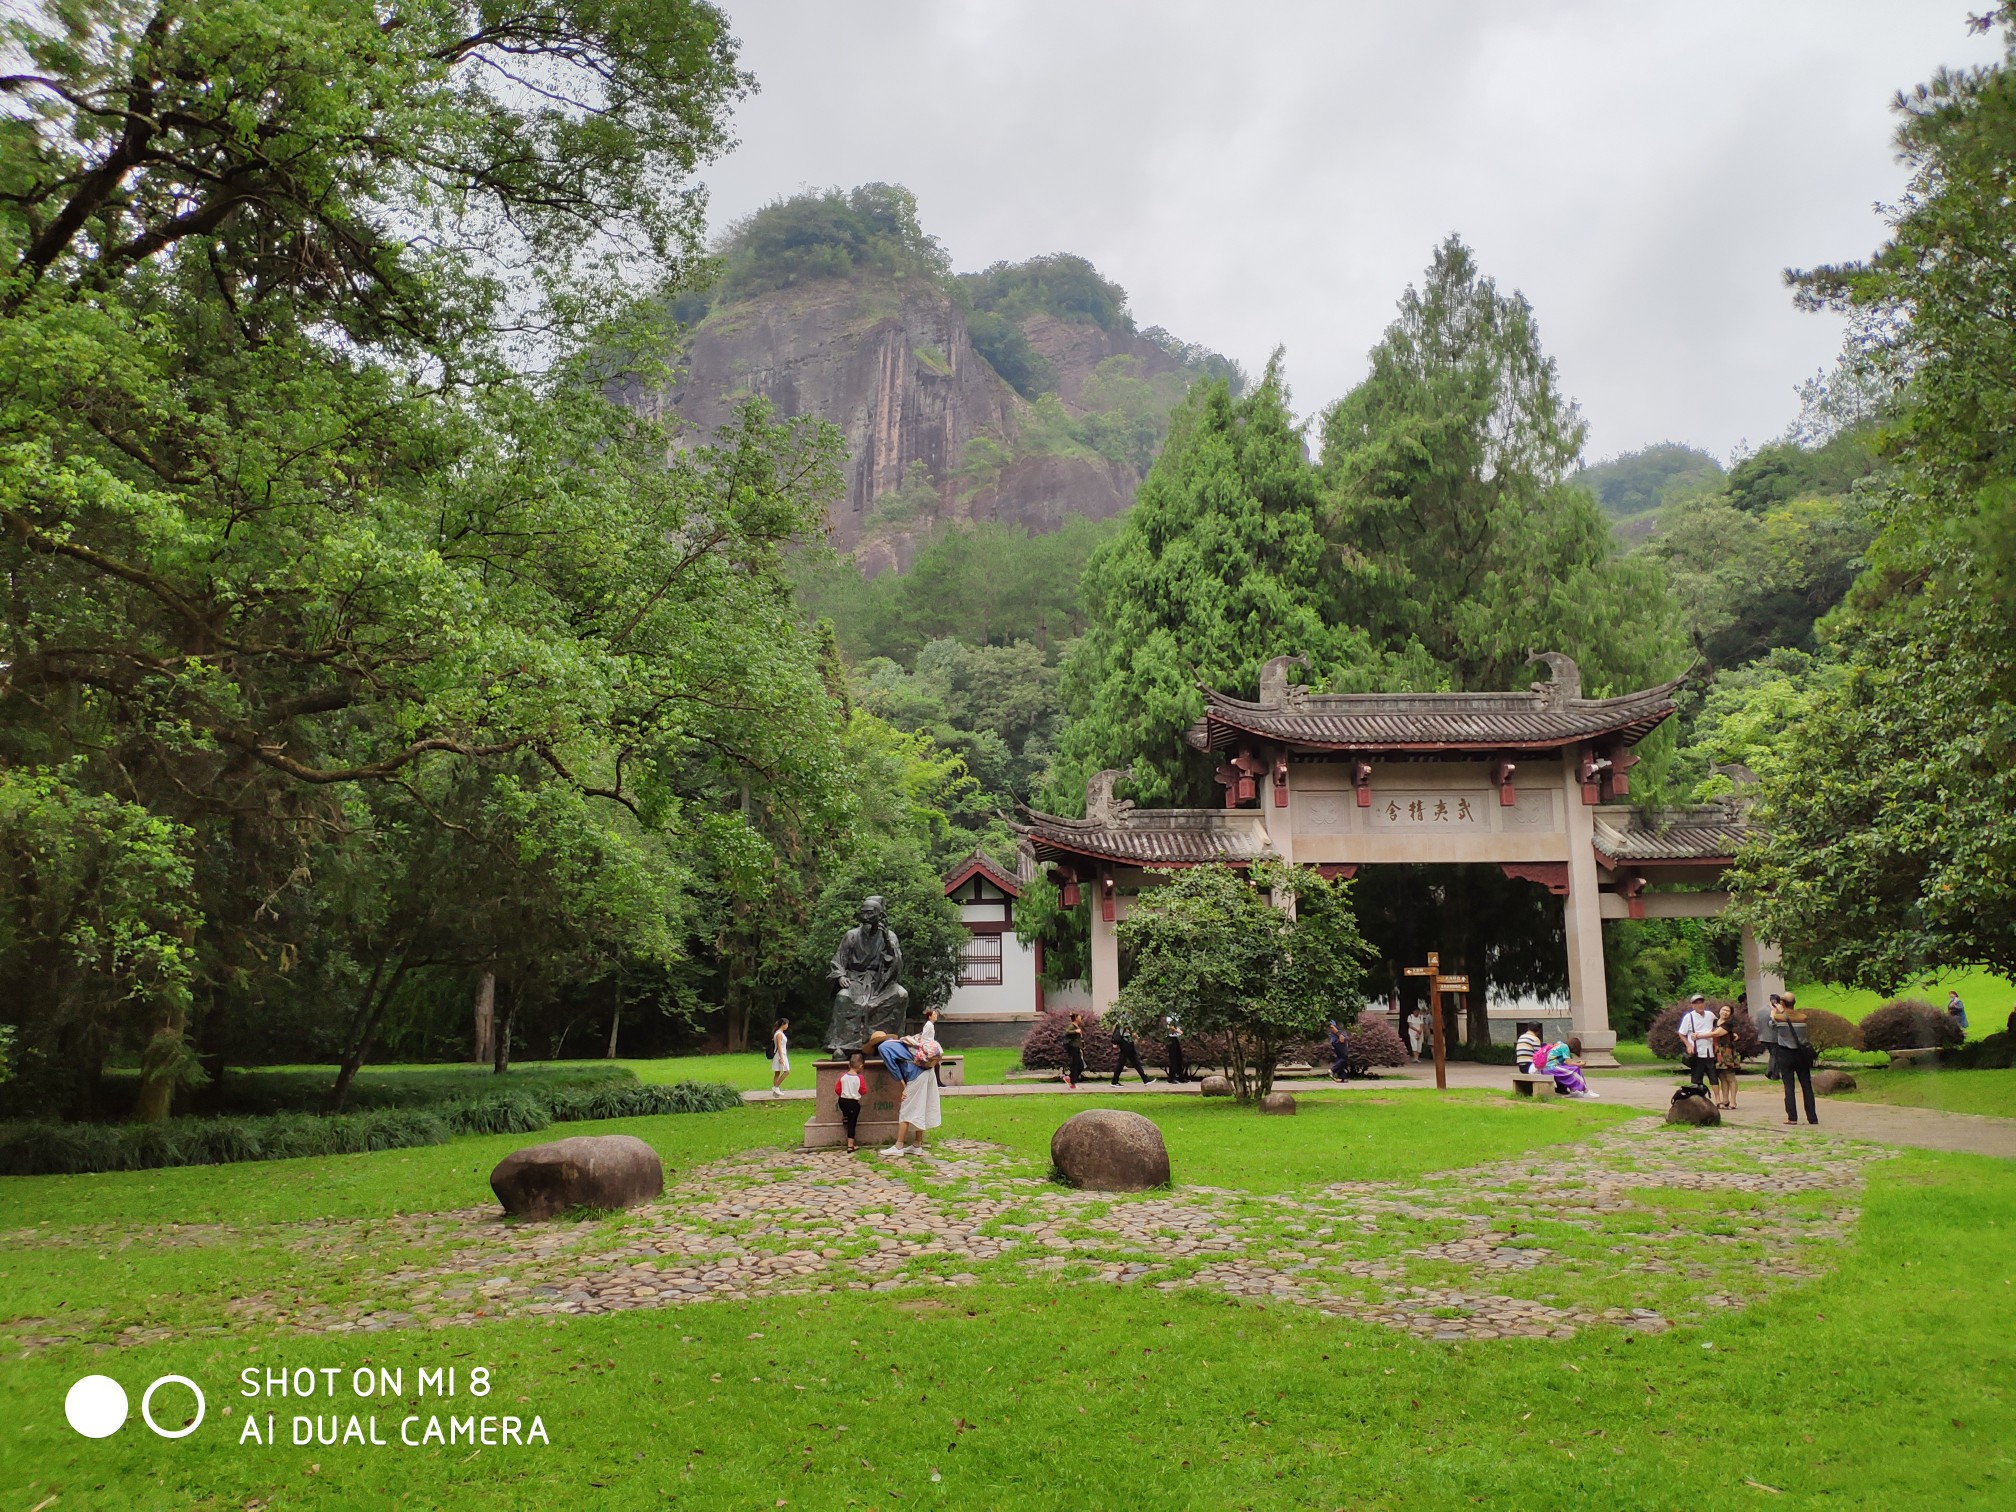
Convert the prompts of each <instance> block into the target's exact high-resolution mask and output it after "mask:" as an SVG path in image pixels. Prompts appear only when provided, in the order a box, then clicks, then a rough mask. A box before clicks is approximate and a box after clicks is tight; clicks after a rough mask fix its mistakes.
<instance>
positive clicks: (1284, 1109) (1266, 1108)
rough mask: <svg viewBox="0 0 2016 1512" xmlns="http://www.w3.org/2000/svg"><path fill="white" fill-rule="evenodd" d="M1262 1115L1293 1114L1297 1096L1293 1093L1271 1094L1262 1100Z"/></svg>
mask: <svg viewBox="0 0 2016 1512" xmlns="http://www.w3.org/2000/svg"><path fill="white" fill-rule="evenodd" d="M1260 1111H1261V1112H1262V1113H1293V1112H1294V1111H1295V1095H1294V1094H1293V1093H1292V1092H1269V1093H1268V1094H1267V1095H1266V1096H1265V1097H1263V1098H1261V1099H1260Z"/></svg>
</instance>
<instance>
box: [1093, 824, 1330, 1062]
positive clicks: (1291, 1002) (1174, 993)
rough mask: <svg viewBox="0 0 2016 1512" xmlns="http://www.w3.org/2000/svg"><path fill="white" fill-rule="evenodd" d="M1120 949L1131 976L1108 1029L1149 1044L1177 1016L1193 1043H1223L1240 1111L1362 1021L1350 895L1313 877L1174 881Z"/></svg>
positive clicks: (1257, 875)
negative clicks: (1332, 1033)
mask: <svg viewBox="0 0 2016 1512" xmlns="http://www.w3.org/2000/svg"><path fill="white" fill-rule="evenodd" d="M1284 905H1285V906H1284ZM1120 942H1121V944H1122V945H1124V946H1126V947H1127V948H1128V949H1129V950H1131V951H1132V952H1133V954H1134V975H1133V977H1132V978H1131V979H1130V980H1129V981H1128V983H1127V985H1126V986H1125V987H1123V988H1122V989H1121V990H1120V998H1119V1001H1118V1002H1117V1003H1116V1004H1115V1005H1114V1009H1113V1012H1112V1014H1111V1015H1109V1020H1108V1021H1109V1022H1111V1023H1115V1024H1120V1025H1123V1026H1125V1027H1126V1028H1128V1029H1130V1030H1131V1031H1133V1033H1134V1034H1136V1035H1137V1036H1140V1037H1143V1038H1146V1037H1148V1036H1150V1035H1152V1034H1154V1033H1155V1032H1156V1027H1157V1025H1159V1023H1160V1022H1161V1019H1162V1017H1163V1015H1165V1014H1174V1015H1175V1016H1176V1018H1177V1020H1178V1021H1179V1022H1180V1023H1181V1024H1182V1026H1183V1031H1184V1033H1186V1034H1193V1035H1211V1036H1223V1038H1224V1042H1225V1046H1226V1070H1227V1071H1228V1072H1229V1073H1230V1075H1231V1078H1232V1087H1233V1091H1234V1092H1235V1094H1236V1095H1237V1096H1238V1098H1239V1100H1240V1101H1241V1102H1250V1101H1251V1100H1253V1099H1254V1098H1256V1097H1264V1096H1265V1095H1266V1094H1267V1092H1268V1091H1269V1090H1270V1089H1271V1088H1272V1087H1273V1085H1274V1068H1275V1067H1276V1066H1277V1065H1278V1064H1279V1063H1280V1061H1281V1059H1282V1056H1283V1054H1284V1052H1286V1051H1287V1050H1288V1048H1289V1047H1290V1046H1292V1045H1294V1044H1297V1043H1298V1042H1303V1041H1307V1040H1311V1039H1314V1038H1315V1037H1316V1036H1317V1035H1318V1034H1319V1033H1320V1032H1321V1031H1322V1028H1323V1022H1324V1020H1325V1019H1327V1018H1341V1017H1344V1016H1345V1011H1346V1009H1347V1008H1349V1009H1355V1006H1356V1004H1357V1003H1358V1001H1359V996H1358V993H1359V984H1360V983H1361V981H1362V980H1363V977H1364V961H1363V956H1364V953H1365V946H1364V941H1363V940H1362V939H1361V938H1360V937H1359V934H1358V921H1357V917H1356V915H1355V913H1354V912H1353V909H1352V906H1351V883H1350V882H1348V881H1344V880H1334V881H1333V880H1326V879H1325V878H1323V877H1321V876H1319V875H1318V874H1317V873H1316V871H1315V870H1314V869H1313V868H1310V867H1291V866H1284V865H1280V864H1278V863H1276V864H1266V865H1261V866H1256V867H1255V868H1253V871H1252V875H1251V876H1250V877H1249V876H1246V875H1244V874H1242V873H1240V872H1237V871H1234V870H1233V869H1232V868H1231V867H1229V866H1220V865H1216V864H1213V865H1209V866H1194V867H1189V868H1186V869H1184V870H1181V871H1172V872H1169V873H1167V880H1166V881H1165V882H1163V883H1162V884H1161V885H1160V886H1157V887H1153V888H1150V889H1149V890H1148V891H1146V892H1144V893H1143V894H1142V895H1141V897H1140V899H1139V901H1138V902H1137V903H1136V904H1135V906H1134V908H1133V910H1132V911H1131V912H1130V913H1129V914H1128V915H1127V917H1126V918H1125V919H1123V920H1122V921H1121V923H1120ZM1351 1016H1352V1017H1355V1012H1354V1013H1353V1014H1352V1015H1351Z"/></svg>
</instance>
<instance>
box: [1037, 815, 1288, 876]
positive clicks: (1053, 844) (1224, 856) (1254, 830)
mask: <svg viewBox="0 0 2016 1512" xmlns="http://www.w3.org/2000/svg"><path fill="white" fill-rule="evenodd" d="M1022 812H1023V818H1024V821H1025V822H1023V823H1021V824H1018V825H1016V826H1015V828H1016V829H1017V830H1018V831H1020V832H1021V833H1022V835H1023V836H1024V837H1026V838H1027V840H1028V842H1029V844H1030V847H1031V848H1032V849H1033V850H1034V851H1035V854H1036V860H1037V862H1038V863H1039V864H1041V865H1046V866H1052V865H1063V866H1066V867H1070V866H1074V865H1080V864H1082V863H1084V862H1086V861H1103V862H1105V863H1107V864H1108V865H1114V866H1139V867H1156V866H1199V865H1202V864H1204V863H1205V862H1209V861H1223V862H1227V863H1229V864H1230V865H1233V866H1243V865H1246V864H1248V863H1250V862H1253V861H1257V860H1259V859H1260V858H1262V857H1263V856H1266V855H1269V854H1271V852H1270V850H1269V848H1268V846H1267V832H1266V830H1265V828H1264V827H1263V825H1262V820H1261V816H1260V815H1259V814H1258V813H1256V812H1254V811H1253V810H1250V809H1133V808H1129V809H1128V810H1126V811H1125V812H1123V813H1120V814H1117V815H1111V816H1108V817H1103V818H1100V819H1066V818H1063V817H1061V816H1059V815H1057V814H1044V813H1038V812H1037V811H1036V810H1034V809H1024V810H1023V811H1022Z"/></svg>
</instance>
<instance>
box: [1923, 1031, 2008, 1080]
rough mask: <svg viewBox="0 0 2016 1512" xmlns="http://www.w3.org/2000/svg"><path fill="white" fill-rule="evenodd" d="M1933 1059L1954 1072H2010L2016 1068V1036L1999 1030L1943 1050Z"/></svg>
mask: <svg viewBox="0 0 2016 1512" xmlns="http://www.w3.org/2000/svg"><path fill="white" fill-rule="evenodd" d="M1933 1059H1934V1060H1936V1061H1937V1062H1938V1063H1939V1064H1940V1065H1941V1066H1943V1067H1946V1068H1948V1069H1950V1070H1954V1071H2008V1070H2010V1069H2012V1068H2016V1034H2011V1033H2010V1032H2009V1031H2008V1030H2006V1029H2001V1030H1997V1031H1996V1032H1995V1033H1993V1034H1990V1035H1986V1036H1984V1037H1983V1038H1981V1039H1978V1040H1969V1041H1967V1043H1966V1044H1964V1045H1954V1046H1952V1047H1951V1048H1950V1049H1946V1050H1941V1051H1940V1052H1939V1053H1938V1054H1937V1055H1936V1056H1934V1057H1933Z"/></svg>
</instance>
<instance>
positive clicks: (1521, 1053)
mask: <svg viewBox="0 0 2016 1512" xmlns="http://www.w3.org/2000/svg"><path fill="white" fill-rule="evenodd" d="M1539 1049H1540V1026H1539V1025H1538V1024H1521V1025H1520V1026H1519V1038H1518V1039H1516V1040H1514V1041H1513V1042H1512V1063H1513V1064H1514V1065H1515V1066H1517V1067H1518V1069H1519V1074H1520V1075H1521V1076H1524V1075H1527V1074H1528V1073H1529V1072H1531V1071H1532V1069H1533V1057H1534V1055H1535V1053H1537V1052H1538V1050H1539Z"/></svg>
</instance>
